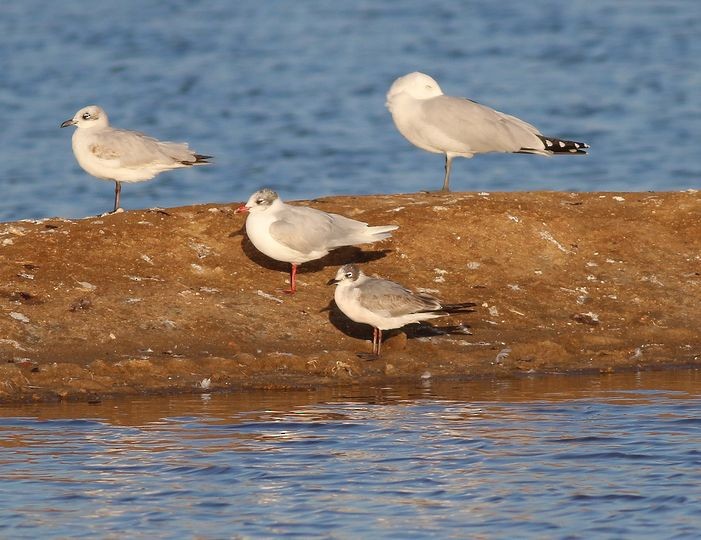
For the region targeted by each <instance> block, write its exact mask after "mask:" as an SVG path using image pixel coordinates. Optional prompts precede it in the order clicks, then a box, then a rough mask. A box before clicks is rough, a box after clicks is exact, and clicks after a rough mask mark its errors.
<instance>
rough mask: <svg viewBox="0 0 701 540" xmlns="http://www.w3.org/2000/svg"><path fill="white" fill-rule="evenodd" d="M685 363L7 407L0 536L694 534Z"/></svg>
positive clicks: (1, 433)
mask: <svg viewBox="0 0 701 540" xmlns="http://www.w3.org/2000/svg"><path fill="white" fill-rule="evenodd" d="M699 418H701V379H700V378H699V373H698V372H696V371H681V372H673V373H643V374H637V375H636V374H625V375H611V376H604V377H569V378H568V377H556V378H546V379H525V380H514V381H499V382H497V381H491V382H472V383H442V384H437V383H433V384H431V381H430V380H429V381H424V383H423V384H422V385H418V386H398V387H394V386H390V387H383V388H374V387H370V388H352V389H336V390H329V389H327V390H319V391H314V392H269V393H264V392H263V393H240V394H232V395H203V396H196V397H181V398H169V399H166V398H153V399H138V400H133V401H120V400H117V401H105V402H103V403H101V404H98V405H87V404H58V405H25V406H13V407H10V406H3V407H0V478H2V482H0V490H1V492H2V493H1V494H2V496H1V497H0V536H1V537H3V538H49V537H59V538H68V537H70V538H86V537H87V538H95V537H98V538H105V537H108V538H117V537H124V536H127V537H129V538H154V537H155V538H192V537H197V538H251V537H278V536H290V537H301V538H505V539H507V538H508V539H511V538H582V539H590V538H649V539H655V540H659V539H664V538H689V539H692V538H693V539H695V538H698V536H699V531H701V420H699Z"/></svg>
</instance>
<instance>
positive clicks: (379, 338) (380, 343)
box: [376, 328, 382, 356]
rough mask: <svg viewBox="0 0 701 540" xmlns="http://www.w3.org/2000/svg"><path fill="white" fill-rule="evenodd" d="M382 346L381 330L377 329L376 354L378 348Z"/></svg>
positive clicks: (378, 351) (378, 352) (378, 354)
mask: <svg viewBox="0 0 701 540" xmlns="http://www.w3.org/2000/svg"><path fill="white" fill-rule="evenodd" d="M381 348H382V330H380V329H379V328H378V329H377V353H376V354H377V356H380V349H381Z"/></svg>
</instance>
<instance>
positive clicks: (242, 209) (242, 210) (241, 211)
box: [61, 126, 248, 214]
mask: <svg viewBox="0 0 701 540" xmlns="http://www.w3.org/2000/svg"><path fill="white" fill-rule="evenodd" d="M61 127H63V126H61ZM246 212H248V207H247V206H246V205H245V204H242V205H241V206H239V207H238V208H237V209H236V210H234V214H245V213H246Z"/></svg>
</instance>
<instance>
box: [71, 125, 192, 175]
mask: <svg viewBox="0 0 701 540" xmlns="http://www.w3.org/2000/svg"><path fill="white" fill-rule="evenodd" d="M89 131H90V130H87V129H76V130H75V132H74V133H73V139H72V146H73V154H74V155H75V158H76V160H77V161H78V164H79V165H80V166H81V167H82V168H83V169H84V170H85V172H87V173H88V174H90V175H92V176H94V177H95V178H98V179H100V180H111V181H119V182H144V181H146V180H151V179H152V178H153V177H154V176H156V175H157V174H159V173H162V172H164V171H169V170H171V169H180V168H183V167H187V166H188V165H185V164H182V163H179V162H173V163H169V164H164V163H158V162H154V163H140V164H139V165H138V166H134V167H124V166H123V165H122V164H121V161H120V160H119V159H104V158H99V157H97V156H96V155H95V154H94V153H93V152H91V151H90V146H91V145H92V144H93V141H92V137H91V136H90V135H91V134H90V133H89Z"/></svg>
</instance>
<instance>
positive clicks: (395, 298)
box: [328, 264, 475, 358]
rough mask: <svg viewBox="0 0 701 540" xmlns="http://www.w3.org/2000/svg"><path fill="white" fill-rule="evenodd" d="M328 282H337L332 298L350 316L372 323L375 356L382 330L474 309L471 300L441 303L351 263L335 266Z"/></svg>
mask: <svg viewBox="0 0 701 540" xmlns="http://www.w3.org/2000/svg"><path fill="white" fill-rule="evenodd" d="M328 284H329V285H334V284H336V285H338V286H337V287H336V291H335V293H334V300H335V301H336V305H337V306H338V308H339V309H340V310H341V311H342V312H343V313H344V314H345V315H346V317H348V318H349V319H350V320H352V321H355V322H357V323H363V324H369V325H370V326H372V327H373V333H372V354H371V355H365V354H362V355H360V356H368V357H370V358H377V357H379V356H380V349H381V347H382V331H383V330H391V329H393V328H401V327H402V326H404V325H407V324H411V323H416V322H421V321H426V320H428V319H435V318H436V317H444V316H446V315H450V314H452V313H465V312H471V311H474V310H473V309H471V308H473V307H474V305H475V304H474V303H472V302H465V303H462V304H444V303H442V302H441V301H440V300H439V299H438V298H436V297H434V296H431V295H430V294H425V293H415V292H412V291H410V290H409V289H407V288H405V287H403V286H401V285H400V284H399V283H395V282H394V281H390V280H388V279H380V278H374V277H368V276H366V275H365V274H363V272H362V271H361V270H360V269H359V268H358V267H357V266H356V265H355V264H347V265H345V266H342V267H341V268H339V270H338V272H336V277H335V278H334V279H331V280H329V282H328Z"/></svg>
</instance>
